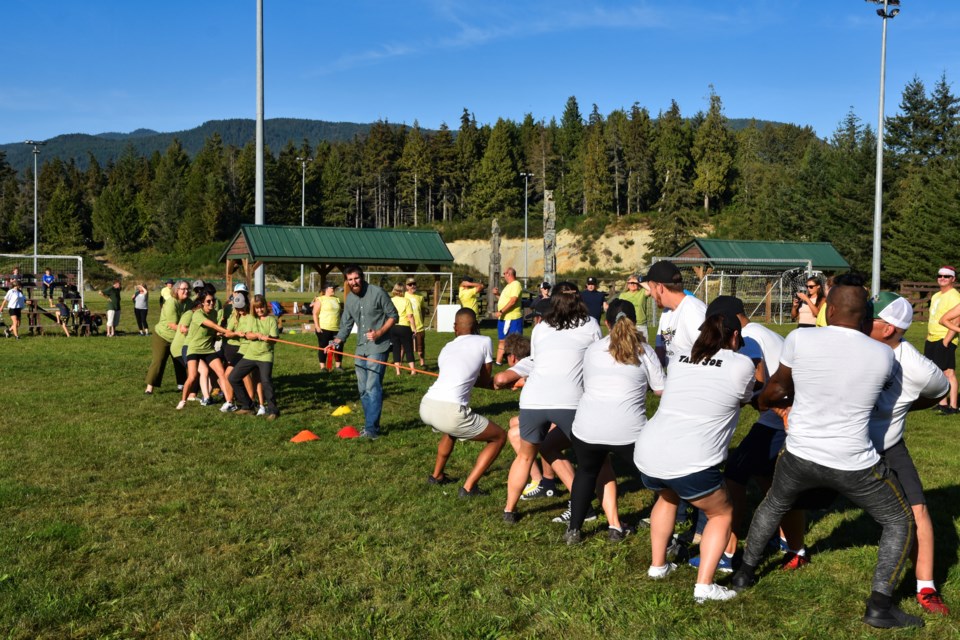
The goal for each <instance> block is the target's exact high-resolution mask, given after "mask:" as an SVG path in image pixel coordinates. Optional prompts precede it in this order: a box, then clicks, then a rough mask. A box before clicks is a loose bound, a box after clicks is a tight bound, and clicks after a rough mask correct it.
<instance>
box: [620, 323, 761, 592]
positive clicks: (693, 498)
mask: <svg viewBox="0 0 960 640" xmlns="http://www.w3.org/2000/svg"><path fill="white" fill-rule="evenodd" d="M712 311H713V310H712V309H710V308H709V307H708V308H707V315H706V319H705V320H704V322H703V324H702V325H701V327H700V337H699V338H697V341H696V342H695V343H694V344H693V349H692V350H691V351H690V353H689V354H678V355H677V357H676V359H675V360H673V361H672V362H671V364H670V374H669V375H668V376H667V383H666V386H665V388H664V391H663V398H662V399H661V401H660V406H659V408H658V409H657V413H656V414H655V415H654V416H653V418H651V419H650V420H649V421H648V422H647V424H646V426H645V427H644V428H643V429H642V430H641V431H640V436H639V438H638V439H637V443H636V449H635V451H634V462H635V463H636V465H637V468H638V469H639V470H640V474H641V476H640V477H641V479H642V480H643V484H644V485H645V486H646V487H647V488H648V489H650V490H652V491H655V492H656V493H657V496H658V497H659V499H658V500H657V501H656V503H655V504H654V506H653V510H652V511H651V513H650V553H651V556H652V558H651V563H650V569H649V570H648V571H647V575H649V576H650V577H651V578H663V577H664V576H666V575H667V574H669V573H670V572H671V571H673V570H674V569H675V568H676V565H674V564H672V563H670V562H669V561H668V560H667V545H668V543H669V542H670V539H671V537H672V535H673V527H674V522H675V520H676V515H677V505H678V504H679V502H680V500H681V499H682V500H686V501H687V502H689V503H691V504H692V505H693V506H694V507H696V508H698V509H700V510H702V511H703V512H704V513H705V514H706V516H707V526H706V528H705V529H704V531H703V537H702V538H701V540H700V567H699V569H698V572H697V584H696V586H695V587H694V591H693V597H694V598H695V599H696V600H697V602H703V601H705V600H728V599H730V598H732V597H734V596H735V595H736V593H735V592H734V591H732V590H730V589H726V588H724V587H721V586H719V585H717V584H716V583H714V581H713V577H714V573H715V572H716V569H717V564H718V563H719V561H720V557H721V554H722V553H723V551H724V548H725V547H726V545H727V539H728V538H729V537H730V523H731V518H732V512H733V508H732V506H731V503H730V498H729V496H728V495H727V490H726V486H725V485H724V483H723V474H722V472H721V471H720V465H721V464H722V463H723V461H724V460H726V458H727V448H728V446H729V444H730V438H731V437H732V436H733V431H734V429H736V426H737V419H738V418H739V416H740V407H741V406H742V405H743V404H746V403H747V402H749V401H750V398H751V396H752V394H753V389H754V381H755V379H756V372H757V368H756V366H755V365H754V363H753V361H752V360H751V359H750V358H749V357H747V356H745V355H742V354H739V353H737V352H736V351H737V349H738V348H739V347H740V345H741V343H742V341H741V338H740V321H739V319H738V318H737V316H736V315H733V314H731V313H716V312H712Z"/></svg>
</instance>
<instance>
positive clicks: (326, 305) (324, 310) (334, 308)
mask: <svg viewBox="0 0 960 640" xmlns="http://www.w3.org/2000/svg"><path fill="white" fill-rule="evenodd" d="M317 305H320V313H318V314H317V319H318V322H317V324H318V325H319V326H320V329H321V330H322V331H340V314H341V313H342V312H343V308H342V307H341V305H340V298H337V297H336V296H317V297H316V298H314V300H313V306H314V308H316V306H317Z"/></svg>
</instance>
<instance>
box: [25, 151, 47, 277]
mask: <svg viewBox="0 0 960 640" xmlns="http://www.w3.org/2000/svg"><path fill="white" fill-rule="evenodd" d="M23 144H32V145H33V275H34V277H36V275H37V238H38V237H39V233H38V231H37V230H38V229H39V227H38V226H37V158H38V157H39V156H40V147H42V146H43V145H45V144H47V143H46V142H39V141H37V140H26V141H24V143H23Z"/></svg>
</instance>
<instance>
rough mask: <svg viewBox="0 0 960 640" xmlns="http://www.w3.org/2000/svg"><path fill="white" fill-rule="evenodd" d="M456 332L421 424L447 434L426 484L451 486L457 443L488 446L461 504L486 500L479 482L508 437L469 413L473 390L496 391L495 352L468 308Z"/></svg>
mask: <svg viewBox="0 0 960 640" xmlns="http://www.w3.org/2000/svg"><path fill="white" fill-rule="evenodd" d="M453 331H454V333H455V334H456V336H457V337H456V338H454V339H453V341H452V342H449V343H447V345H446V346H445V347H444V348H443V349H442V350H441V351H440V355H439V356H438V357H437V365H438V366H439V367H440V376H439V377H438V379H437V381H436V382H434V383H433V385H432V386H431V387H430V388H429V389H428V390H427V393H426V395H424V396H423V399H422V400H421V401H420V419H421V420H423V421H424V422H425V423H427V424H428V425H430V426H431V427H433V428H434V429H435V430H436V431H439V432H441V433H443V436H442V437H441V438H440V443H439V444H438V445H437V462H436V465H435V466H434V469H433V473H432V474H431V475H429V476H428V477H427V482H429V483H430V484H447V483H448V482H451V481H452V480H451V479H450V478H448V477H447V475H446V474H445V473H444V472H443V470H444V467H446V465H447V460H448V459H449V458H450V454H451V453H453V446H454V445H455V444H456V443H457V440H477V441H480V442H486V443H487V445H486V446H485V447H484V448H483V449H481V450H480V455H478V456H477V462H476V464H474V466H473V469H472V470H471V471H470V474H469V475H468V476H467V479H466V480H465V481H464V483H463V486H462V487H460V492H459V495H460V497H461V498H472V497H476V496H482V495H487V492H486V491H482V490H481V489H480V485H479V484H478V482H479V480H480V477H481V476H483V474H484V473H486V471H487V469H489V468H490V465H491V464H493V461H494V460H496V459H497V456H499V455H500V450H501V449H503V445H504V443H505V442H506V441H507V434H506V433H505V432H504V430H503V429H501V428H500V427H499V426H498V425H496V424H494V423H493V422H490V421H489V420H488V419H487V418H485V417H483V416H481V415H479V414H476V413H474V412H473V410H472V409H470V395H471V393H472V391H473V387H474V385H479V386H481V387H486V388H488V389H489V388H492V387H493V378H492V377H491V370H492V368H493V347H492V345H491V343H490V338H487V337H486V336H481V335H479V334H480V331H479V327H478V324H477V316H476V314H475V313H474V312H473V310H472V309H467V308H462V309H460V310H459V311H457V315H456V316H455V319H454V325H453Z"/></svg>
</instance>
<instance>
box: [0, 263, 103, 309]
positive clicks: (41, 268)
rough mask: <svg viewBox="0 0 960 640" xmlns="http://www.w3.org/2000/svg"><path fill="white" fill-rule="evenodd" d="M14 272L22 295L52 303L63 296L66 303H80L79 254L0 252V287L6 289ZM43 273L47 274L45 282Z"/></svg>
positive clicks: (80, 272) (82, 281) (81, 267)
mask: <svg viewBox="0 0 960 640" xmlns="http://www.w3.org/2000/svg"><path fill="white" fill-rule="evenodd" d="M48 269H49V270H50V273H49V274H47V270H48ZM14 274H16V278H17V279H18V280H19V281H20V287H21V289H22V290H23V294H24V295H25V296H26V297H27V298H29V299H35V300H37V301H38V302H40V303H42V302H43V301H50V300H52V301H53V302H54V303H55V302H56V301H57V298H59V297H60V296H63V299H64V302H66V303H67V305H68V306H69V305H71V304H72V303H73V302H78V303H79V304H80V305H81V306H83V304H84V297H83V284H84V280H83V258H82V257H80V256H57V255H37V256H35V255H33V254H30V255H20V254H16V253H0V287H3V288H4V289H6V288H7V285H8V282H9V281H10V280H11V279H13V278H14V277H15V276H14ZM45 275H49V276H50V277H48V278H47V281H46V282H45V281H44V276H45ZM51 278H52V282H50V279H51ZM47 283H49V284H47ZM45 285H46V286H45Z"/></svg>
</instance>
